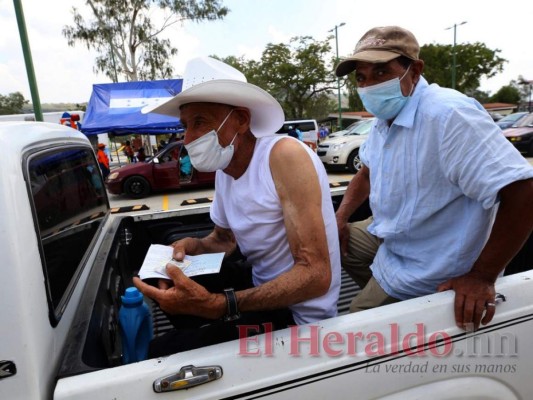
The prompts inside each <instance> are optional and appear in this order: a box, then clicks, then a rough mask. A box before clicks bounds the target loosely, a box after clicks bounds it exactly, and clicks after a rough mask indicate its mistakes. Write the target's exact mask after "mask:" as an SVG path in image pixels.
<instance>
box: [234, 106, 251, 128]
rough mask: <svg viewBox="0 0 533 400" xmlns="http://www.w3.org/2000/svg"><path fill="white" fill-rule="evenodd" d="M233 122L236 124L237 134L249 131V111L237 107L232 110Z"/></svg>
mask: <svg viewBox="0 0 533 400" xmlns="http://www.w3.org/2000/svg"><path fill="white" fill-rule="evenodd" d="M233 113H234V114H235V117H236V118H235V120H236V124H237V132H239V133H245V132H248V130H249V129H250V123H251V114H250V110H248V109H247V108H244V107H237V108H234V109H233Z"/></svg>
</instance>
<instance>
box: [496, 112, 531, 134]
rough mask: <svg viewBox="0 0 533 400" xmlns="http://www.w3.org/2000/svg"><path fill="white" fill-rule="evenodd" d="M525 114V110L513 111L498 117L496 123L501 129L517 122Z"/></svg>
mask: <svg viewBox="0 0 533 400" xmlns="http://www.w3.org/2000/svg"><path fill="white" fill-rule="evenodd" d="M527 114H529V113H528V112H527V111H521V112H515V113H512V114H509V115H506V116H505V117H503V118H502V119H500V120H499V121H498V122H496V125H498V126H499V127H500V128H501V130H504V129H507V128H510V127H511V126H513V125H514V124H516V123H517V122H519V120H520V119H521V118H522V117H524V116H526V115H527Z"/></svg>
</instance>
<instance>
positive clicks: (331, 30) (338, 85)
mask: <svg viewBox="0 0 533 400" xmlns="http://www.w3.org/2000/svg"><path fill="white" fill-rule="evenodd" d="M344 25H346V24H345V23H344V22H342V23H340V24H339V25H335V28H333V29H330V30H329V31H328V32H333V31H335V49H336V52H337V62H336V63H337V64H339V36H338V34H337V29H338V28H340V27H341V26H344ZM337 96H338V105H339V118H338V119H337V130H339V131H340V130H341V129H342V106H341V81H340V78H339V77H337Z"/></svg>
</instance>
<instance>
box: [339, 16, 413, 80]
mask: <svg viewBox="0 0 533 400" xmlns="http://www.w3.org/2000/svg"><path fill="white" fill-rule="evenodd" d="M419 52H420V46H419V45H418V42H417V40H416V38H415V36H414V35H413V34H412V33H411V32H409V31H408V30H407V29H403V28H400V27H399V26H381V27H377V28H372V29H370V30H369V31H368V32H367V33H365V34H364V35H363V37H362V38H361V40H359V42H358V43H357V45H356V46H355V50H354V52H353V54H352V55H351V56H349V57H346V58H345V59H344V60H342V61H341V62H340V63H339V65H337V68H336V69H335V74H336V75H337V76H344V75H347V74H349V73H350V72H352V71H354V70H355V63H356V62H357V61H364V62H369V63H373V64H377V63H386V62H389V61H390V60H393V59H395V58H397V57H400V56H405V57H407V58H410V59H412V60H418V53H419Z"/></svg>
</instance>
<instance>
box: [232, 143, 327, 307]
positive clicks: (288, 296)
mask: <svg viewBox="0 0 533 400" xmlns="http://www.w3.org/2000/svg"><path fill="white" fill-rule="evenodd" d="M270 169H271V172H272V178H273V180H274V184H275V186H276V190H277V192H278V195H279V198H280V201H281V207H282V209H283V216H284V224H285V228H286V230H287V239H288V241H289V246H290V249H291V252H292V255H293V258H294V266H293V267H292V268H291V269H290V270H289V271H287V272H285V273H283V274H281V275H280V276H278V277H277V278H275V279H274V280H272V281H270V282H267V283H265V284H263V285H261V286H258V287H255V288H251V289H248V290H243V291H239V292H237V301H238V305H239V309H240V310H242V311H247V310H269V309H277V308H283V307H287V306H290V305H292V304H296V303H300V302H302V301H305V300H308V299H312V298H316V297H319V296H322V295H324V294H325V293H327V291H328V290H329V286H330V283H331V265H330V258H329V249H328V245H327V238H326V230H325V225H324V219H323V215H322V192H321V188H320V184H319V182H318V175H317V172H316V170H315V168H314V165H313V163H312V161H311V159H310V157H309V155H308V154H307V152H306V151H305V149H303V148H302V146H301V144H299V143H298V142H295V141H292V140H281V141H279V142H278V143H277V144H276V145H275V146H274V148H273V150H272V152H271V156H270Z"/></svg>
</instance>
